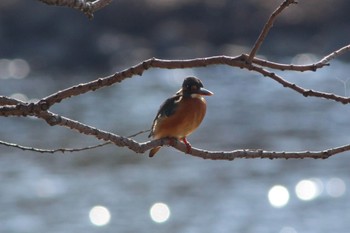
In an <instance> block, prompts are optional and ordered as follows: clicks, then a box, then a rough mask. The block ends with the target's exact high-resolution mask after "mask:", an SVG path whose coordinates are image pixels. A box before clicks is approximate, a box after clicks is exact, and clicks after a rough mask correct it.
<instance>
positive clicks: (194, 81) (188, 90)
mask: <svg viewBox="0 0 350 233" xmlns="http://www.w3.org/2000/svg"><path fill="white" fill-rule="evenodd" d="M179 92H182V94H183V95H185V96H192V97H195V96H202V95H206V96H211V95H214V93H213V92H211V91H209V90H207V89H205V88H204V87H203V83H202V82H201V80H199V79H198V78H196V77H187V78H186V79H185V80H184V82H183V83H182V88H181V89H180V91H179Z"/></svg>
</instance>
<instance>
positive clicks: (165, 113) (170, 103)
mask: <svg viewBox="0 0 350 233" xmlns="http://www.w3.org/2000/svg"><path fill="white" fill-rule="evenodd" d="M181 98H182V95H180V94H177V95H174V96H172V97H170V98H169V99H167V100H165V101H164V103H162V105H161V106H160V107H159V110H158V113H157V115H156V117H155V118H154V120H153V124H152V128H151V133H150V134H149V135H148V137H151V136H153V132H154V127H155V125H156V124H157V121H158V120H159V119H162V118H164V117H169V116H171V115H173V114H174V112H175V111H176V108H177V103H178V102H179V101H180V100H181Z"/></svg>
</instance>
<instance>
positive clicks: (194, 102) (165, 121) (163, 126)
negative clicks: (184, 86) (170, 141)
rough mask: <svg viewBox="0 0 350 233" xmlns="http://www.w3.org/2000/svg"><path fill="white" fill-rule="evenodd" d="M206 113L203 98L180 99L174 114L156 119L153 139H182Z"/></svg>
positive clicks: (195, 126)
mask: <svg viewBox="0 0 350 233" xmlns="http://www.w3.org/2000/svg"><path fill="white" fill-rule="evenodd" d="M205 113H206V101H205V99H204V98H203V97H201V96H198V97H193V98H192V97H188V98H182V99H181V100H180V101H179V103H178V106H177V108H176V111H175V113H174V114H172V115H170V116H169V117H162V118H160V119H157V121H156V123H155V126H154V132H153V137H154V138H155V139H158V138H164V137H175V138H183V137H186V136H187V135H189V134H191V133H192V132H193V131H194V130H195V129H196V128H198V126H199V125H200V123H201V122H202V120H203V118H204V116H205Z"/></svg>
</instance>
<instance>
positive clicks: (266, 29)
mask: <svg viewBox="0 0 350 233" xmlns="http://www.w3.org/2000/svg"><path fill="white" fill-rule="evenodd" d="M296 3H297V1H295V0H284V1H283V3H282V4H281V5H280V6H279V7H278V8H277V9H276V10H275V11H274V12H273V13H272V14H271V16H270V18H269V19H268V21H267V22H266V24H265V26H264V28H263V30H262V31H261V33H260V35H259V37H258V39H257V40H256V42H255V44H254V46H253V48H252V50H251V52H250V54H249V58H248V60H247V62H248V63H251V62H252V60H253V58H254V57H255V55H256V53H257V52H258V50H259V48H260V46H261V44H262V43H263V41H264V40H265V38H266V36H267V34H268V33H269V31H270V29H271V28H272V26H273V23H274V22H275V20H276V18H277V16H278V15H279V14H280V13H281V12H282V11H283V10H284V9H285V8H287V7H288V6H289V5H290V4H296Z"/></svg>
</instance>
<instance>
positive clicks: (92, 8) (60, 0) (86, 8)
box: [39, 0, 112, 19]
mask: <svg viewBox="0 0 350 233" xmlns="http://www.w3.org/2000/svg"><path fill="white" fill-rule="evenodd" d="M39 1H41V2H43V3H46V4H48V5H55V6H66V7H70V8H74V9H78V10H80V11H82V12H84V14H86V15H87V16H88V17H89V18H90V19H91V18H93V13H94V12H96V11H98V10H100V9H102V8H103V7H105V6H107V5H108V4H110V3H111V2H112V0H95V1H92V0H91V1H89V0H39Z"/></svg>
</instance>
